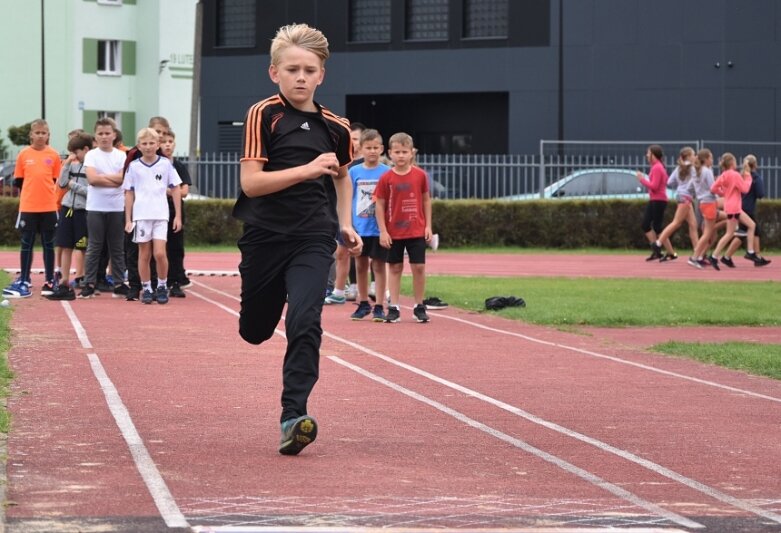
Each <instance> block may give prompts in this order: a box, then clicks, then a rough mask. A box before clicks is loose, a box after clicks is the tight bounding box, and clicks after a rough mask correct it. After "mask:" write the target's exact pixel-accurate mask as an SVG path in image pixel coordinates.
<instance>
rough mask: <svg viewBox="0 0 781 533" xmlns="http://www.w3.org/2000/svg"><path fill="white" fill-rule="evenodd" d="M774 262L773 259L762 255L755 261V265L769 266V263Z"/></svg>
mask: <svg viewBox="0 0 781 533" xmlns="http://www.w3.org/2000/svg"><path fill="white" fill-rule="evenodd" d="M772 262H773V261H771V260H770V259H765V258H764V257H761V256H760V258H759V259H757V260H756V261H754V266H755V267H763V266H767V265H769V264H770V263H772Z"/></svg>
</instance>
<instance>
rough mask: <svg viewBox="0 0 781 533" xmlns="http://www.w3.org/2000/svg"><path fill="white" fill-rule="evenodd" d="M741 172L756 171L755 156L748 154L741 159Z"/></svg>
mask: <svg viewBox="0 0 781 533" xmlns="http://www.w3.org/2000/svg"><path fill="white" fill-rule="evenodd" d="M743 170H744V171H745V170H748V171H749V172H754V171H756V170H757V156H755V155H754V154H748V155H747V156H746V157H744V158H743Z"/></svg>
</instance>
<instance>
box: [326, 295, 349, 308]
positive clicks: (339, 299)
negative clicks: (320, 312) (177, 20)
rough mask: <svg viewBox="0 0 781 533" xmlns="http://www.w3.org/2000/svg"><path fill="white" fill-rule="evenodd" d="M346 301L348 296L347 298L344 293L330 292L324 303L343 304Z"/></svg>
mask: <svg viewBox="0 0 781 533" xmlns="http://www.w3.org/2000/svg"><path fill="white" fill-rule="evenodd" d="M346 301H347V298H345V297H344V295H341V296H337V295H336V294H329V295H328V296H326V297H325V300H323V303H324V304H325V305H341V304H343V303H344V302H346Z"/></svg>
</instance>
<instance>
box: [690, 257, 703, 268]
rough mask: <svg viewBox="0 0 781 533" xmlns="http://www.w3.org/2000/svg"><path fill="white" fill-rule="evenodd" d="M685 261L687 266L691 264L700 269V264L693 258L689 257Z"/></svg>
mask: <svg viewBox="0 0 781 533" xmlns="http://www.w3.org/2000/svg"><path fill="white" fill-rule="evenodd" d="M686 262H687V263H688V264H689V266H693V267H694V268H699V269H700V270H702V265H701V264H700V262H699V261H697V260H696V259H695V258H693V257H690V258H689V260H688V261H686Z"/></svg>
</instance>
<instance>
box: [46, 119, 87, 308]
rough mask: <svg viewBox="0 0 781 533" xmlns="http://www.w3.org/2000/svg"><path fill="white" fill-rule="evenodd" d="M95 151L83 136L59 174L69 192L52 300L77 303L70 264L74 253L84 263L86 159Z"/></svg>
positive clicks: (73, 141)
mask: <svg viewBox="0 0 781 533" xmlns="http://www.w3.org/2000/svg"><path fill="white" fill-rule="evenodd" d="M90 150H92V135H90V134H88V133H86V132H82V133H78V134H76V135H75V136H73V137H72V138H71V139H70V140H69V141H68V152H70V155H69V156H68V158H67V159H66V160H65V165H64V166H63V167H62V172H61V173H60V180H59V182H58V185H59V186H60V189H62V190H64V191H67V192H66V193H65V196H63V198H62V208H61V209H60V219H59V222H58V224H57V237H56V241H55V244H56V245H57V247H58V248H59V249H60V254H61V255H60V266H61V267H62V279H61V280H60V282H59V284H58V285H57V287H56V288H55V289H54V293H53V294H50V295H49V296H47V297H46V298H48V299H49V300H75V299H76V293H75V292H74V290H73V289H72V288H71V286H70V271H71V261H72V259H73V252H74V250H75V251H76V253H78V254H79V255H80V256H81V263H82V264H83V262H84V250H86V248H87V189H88V188H89V182H88V181H87V174H86V173H85V172H84V157H85V156H86V155H87V152H89V151H90ZM77 273H78V272H77Z"/></svg>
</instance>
